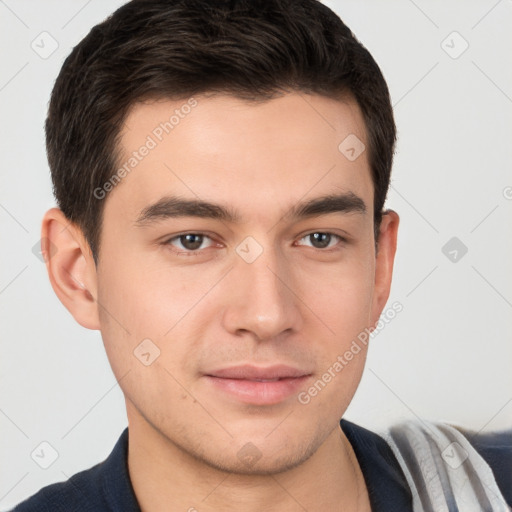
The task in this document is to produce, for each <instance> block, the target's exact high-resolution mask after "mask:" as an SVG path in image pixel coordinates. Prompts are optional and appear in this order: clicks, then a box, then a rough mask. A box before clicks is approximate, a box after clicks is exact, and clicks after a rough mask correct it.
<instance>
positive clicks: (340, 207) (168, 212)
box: [135, 192, 367, 226]
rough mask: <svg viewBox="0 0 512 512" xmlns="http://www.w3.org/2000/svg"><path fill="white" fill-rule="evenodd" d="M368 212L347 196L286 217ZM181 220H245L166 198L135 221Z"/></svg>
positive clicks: (211, 206)
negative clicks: (194, 218)
mask: <svg viewBox="0 0 512 512" xmlns="http://www.w3.org/2000/svg"><path fill="white" fill-rule="evenodd" d="M366 211H367V209H366V204H365V202H364V201H363V200H362V199H361V198H360V197H359V196H357V195H355V194H354V193H353V192H347V193H342V194H336V195H326V196H322V197H318V198H315V199H310V200H309V201H303V202H300V203H298V204H296V205H294V206H293V207H292V208H291V209H290V210H289V211H288V212H287V213H286V214H285V215H284V217H286V218H290V219H296V220H298V219H302V218H307V217H313V216H317V215H327V214H330V213H345V214H346V213H360V214H365V213H366ZM177 217H199V218H206V219H214V220H221V221H225V222H231V223H236V222H239V221H240V219H241V216H240V215H239V214H238V213H237V212H236V211H235V210H233V209H232V208H229V207H226V206H223V205H221V204H216V203H211V202H208V201H202V200H199V199H184V198H180V197H174V196H166V197H162V198H161V199H159V200H158V201H157V202H155V203H153V204H151V205H149V206H147V207H146V208H144V209H143V210H142V211H141V212H140V214H139V216H138V218H137V220H136V221H135V225H137V226H147V225H149V224H153V223H155V222H158V221H160V220H165V219H169V218H177Z"/></svg>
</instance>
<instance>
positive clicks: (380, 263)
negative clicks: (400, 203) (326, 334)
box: [370, 210, 400, 326]
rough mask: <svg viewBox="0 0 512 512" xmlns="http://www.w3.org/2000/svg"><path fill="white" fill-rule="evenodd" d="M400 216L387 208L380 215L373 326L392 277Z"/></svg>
mask: <svg viewBox="0 0 512 512" xmlns="http://www.w3.org/2000/svg"><path fill="white" fill-rule="evenodd" d="M399 222H400V217H399V216H398V214H397V213H396V212H394V211H393V210H387V211H386V212H384V214H383V216H382V222H381V224H380V229H379V241H378V244H377V255H376V262H375V287H374V291H373V299H372V311H371V319H370V321H371V324H370V325H372V326H374V325H375V324H376V323H377V322H378V320H379V317H380V315H381V313H382V310H383V309H384V306H385V305H386V302H387V300H388V297H389V291H390V289H391V279H392V277H393V263H394V261H395V252H396V243H397V236H398V224H399Z"/></svg>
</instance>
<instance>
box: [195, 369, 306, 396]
mask: <svg viewBox="0 0 512 512" xmlns="http://www.w3.org/2000/svg"><path fill="white" fill-rule="evenodd" d="M310 377H311V372H309V371H305V370H301V369H299V368H294V367H291V366H287V365H274V366H268V367H258V366H252V365H242V366H233V367H229V368H222V369H218V370H214V371H212V372H209V373H208V374H205V375H204V378H205V379H206V381H207V382H208V383H209V385H211V386H212V387H213V388H214V389H215V390H216V391H220V392H221V393H223V394H224V395H226V396H228V397H229V398H230V399H235V400H237V401H239V402H242V403H246V404H253V405H275V404H278V403H281V402H283V401H285V400H287V399H288V398H290V397H291V396H294V395H296V394H297V393H298V392H299V391H300V389H301V388H303V387H304V385H305V383H306V381H307V380H308V379H309V378H310Z"/></svg>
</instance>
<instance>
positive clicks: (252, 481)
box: [15, 0, 512, 512]
mask: <svg viewBox="0 0 512 512" xmlns="http://www.w3.org/2000/svg"><path fill="white" fill-rule="evenodd" d="M46 130H47V147H48V157H49V163H50V167H51V171H52V179H53V183H54V190H55V195H56V198H57V202H58V205H59V208H58V209H57V208H54V209H51V210H50V211H48V212H47V213H46V215H45V217H44V220H43V228H42V239H43V240H44V247H43V250H44V251H45V253H46V255H47V258H46V260H47V269H48V274H49V277H50V281H51V284H52V286H53V289H54V290H55V293H56V294H57V296H58V297H59V299H60V300H61V302H62V303H63V304H64V305H65V307H66V308H67V309H68V310H69V311H70V312H71V314H72V315H73V316H74V318H75V319H76V321H77V322H78V323H80V324H81V325H82V326H84V327H86V328H89V329H98V330H100V331H101V334H102V338H103V340H104V345H105V349H106V352H107V356H108V358H109V361H110V364H111V366H112V369H113V372H114V374H115V376H116V378H117V380H118V382H119V385H120V387H121V389H122V390H123V393H124V396H125V400H126V410H127V416H128V429H127V430H125V432H124V433H123V434H122V436H121V438H120V439H119V442H118V443H117V445H116V447H115V448H114V451H113V452H112V454H111V455H110V457H109V458H108V459H107V460H106V461H105V462H103V463H101V464H100V465H98V466H95V467H94V468H92V469H90V470H87V471H85V472H82V473H79V474H78V475H75V476H74V477H72V478H71V479H70V480H69V481H67V482H64V483H60V484H55V485H52V486H49V487H47V488H45V489H43V490H41V491H40V492H39V493H38V494H36V495H35V496H33V497H32V498H29V499H28V500H27V501H25V502H23V503H22V504H20V505H19V506H18V507H16V509H15V510H18V511H30V510H52V511H56V510H57V511H58V510H77V511H80V510H94V511H103V510H105V511H106V510H119V511H121V510H122V511H138V510H141V511H144V512H158V511H164V510H165V511H175V510H176V511H179V510H189V511H194V510H198V511H200V512H203V511H234V510H242V511H248V512H250V511H262V510H268V511H271V510H276V511H277V510H279V511H288V510H289V511H292V510H293V511H294V510H308V511H320V510H328V511H338V510H345V511H369V510H374V511H382V510H393V511H397V510H436V511H437V510H456V508H454V507H457V506H458V507H459V508H460V510H507V505H506V500H505V497H504V494H505V493H508V495H507V497H506V499H507V500H508V502H509V504H510V503H511V501H512V497H511V496H510V488H506V485H505V483H504V482H506V479H507V478H508V474H507V473H506V467H505V466H504V464H503V463H504V459H503V458H502V457H501V456H500V454H499V453H498V454H496V453H494V451H493V450H492V448H493V446H494V445H495V440H494V439H484V438H480V439H474V440H473V444H472V443H470V442H469V441H468V439H470V440H471V435H470V434H469V433H467V436H464V435H463V434H461V433H460V432H458V431H457V430H456V429H454V428H453V427H449V426H443V425H434V424H430V423H428V422H425V423H423V424H419V425H417V424H415V423H407V424H405V425H399V426H396V427H395V428H394V429H392V430H391V431H390V435H389V438H387V439H383V438H382V437H380V436H377V435H376V434H374V433H372V432H370V431H368V430H365V429H364V428H362V427H359V426H357V425H355V424H353V423H351V422H348V421H346V420H343V419H342V417H343V414H344V412H345V410H346V409H347V407H348V405H349V403H350V401H351V400H352V397H353V395H354V393H355V391H356V389H357V386H358V383H359V381H360V378H361V375H362V372H363V369H364V363H365V357H366V352H367V343H364V342H360V343H356V344H354V343H355V340H361V339H362V338H361V336H360V335H361V333H364V332H367V331H368V330H371V329H372V328H374V326H375V325H376V324H377V322H378V320H379V317H380V315H381V313H382V311H383V309H384V307H385V305H386V302H387V299H388V296H389V290H390V285H391V278H392V269H393V261H394V255H395V249H396V240H397V230H398V224H399V218H398V215H397V214H396V213H395V212H393V211H390V210H384V203H385V198H386V193H387V188H388V184H389V178H390V172H391V166H392V159H393V151H394V144H395V125H394V120H393V113H392V109H391V104H390V100H389V93H388V89H387V86H386V83H385V81H384V78H383V77H382V74H381V72H380V70H379V68H378V66H377V64H376V63H375V61H374V60H373V58H372V57H371V56H370V54H369V53H368V52H367V51H366V50H365V49H364V48H363V47H362V45H361V44H360V43H359V42H358V41H357V40H356V39H355V37H354V36H353V35H352V33H351V32H350V30H349V29H348V28H347V27H346V26H345V25H344V24H343V23H342V22H341V21H340V20H339V18H337V16H336V15H334V13H332V12H331V11H330V10H329V9H328V8H326V7H325V6H323V5H321V4H320V3H318V2H316V1H313V0H299V1H297V0H295V1H292V0H267V1H261V2H258V1H231V2H226V1H222V2H211V1H206V0H193V1H190V0H189V1H186V2H185V1H184V0H181V1H180V0H174V1H168V0H167V1H165V0H148V1H141V0H135V1H132V2H130V3H128V4H126V5H124V6H123V7H121V8H120V9H119V10H118V11H116V12H115V13H114V14H113V15H112V17H110V18H109V19H107V20H106V21H105V22H103V23H102V24H100V25H98V26H97V27H95V28H93V29H92V31H91V32H90V33H89V34H88V36H86V38H85V39H84V40H83V41H82V42H81V43H80V44H79V45H78V46H77V47H76V48H75V49H74V50H73V52H72V53H71V55H70V56H69V57H68V59H67V60H66V62H65V64H64V66H63V68H62V71H61V73H60V75H59V77H58V79H57V81H56V84H55V88H54V91H53V94H52V99H51V103H50V107H49V113H48V119H47V125H46ZM340 354H343V356H340ZM345 354H347V355H345ZM348 354H352V356H349V355H348ZM450 446H451V449H452V450H453V454H452V456H453V457H455V456H457V457H459V458H460V459H462V458H463V457H462V455H461V454H462V453H464V455H466V456H467V459H466V460H465V461H464V462H463V463H462V464H461V465H459V467H458V468H457V469H456V470H455V469H454V471H451V470H450V468H447V466H446V464H445V463H444V461H443V459H442V455H441V454H442V452H443V451H444V450H446V449H447V448H449V447H450ZM475 448H477V449H475ZM493 470H494V471H495V473H496V474H495V473H493ZM454 503H457V505H454ZM441 507H443V508H441ZM464 507H465V508H464Z"/></svg>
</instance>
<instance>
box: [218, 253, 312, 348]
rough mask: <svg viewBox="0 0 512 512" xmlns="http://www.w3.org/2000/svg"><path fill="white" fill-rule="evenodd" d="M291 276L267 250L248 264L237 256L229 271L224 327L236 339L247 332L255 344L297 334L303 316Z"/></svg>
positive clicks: (284, 265)
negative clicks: (228, 289) (228, 290)
mask: <svg viewBox="0 0 512 512" xmlns="http://www.w3.org/2000/svg"><path fill="white" fill-rule="evenodd" d="M292 276H293V272H291V269H290V268H289V266H288V265H286V262H285V261H280V259H279V256H278V255H276V254H275V253H274V252H273V251H271V250H270V249H265V250H264V251H263V253H262V254H261V256H259V257H258V258H257V259H256V260H255V261H253V262H251V263H248V262H247V261H245V260H243V258H238V257H237V261H236V263H235V267H234V268H233V270H232V271H231V272H230V283H229V288H230V292H229V297H230V298H229V301H228V303H227V307H226V308H225V309H224V315H223V324H224V328H225V329H226V330H227V331H228V332H230V333H232V334H235V335H238V336H241V335H244V334H247V333H250V334H251V335H252V336H253V337H254V338H255V339H257V340H258V341H263V340H273V339H276V338H278V337H279V336H283V335H285V334H286V333H288V334H290V333H291V332H294V331H295V332H296V331H298V330H299V329H300V327H301V323H302V317H301V312H300V307H299V306H300V299H299V298H298V296H297V295H296V292H294V283H293V277H292Z"/></svg>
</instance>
